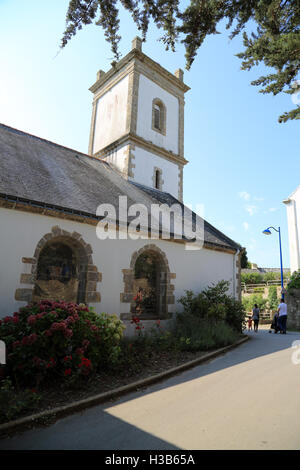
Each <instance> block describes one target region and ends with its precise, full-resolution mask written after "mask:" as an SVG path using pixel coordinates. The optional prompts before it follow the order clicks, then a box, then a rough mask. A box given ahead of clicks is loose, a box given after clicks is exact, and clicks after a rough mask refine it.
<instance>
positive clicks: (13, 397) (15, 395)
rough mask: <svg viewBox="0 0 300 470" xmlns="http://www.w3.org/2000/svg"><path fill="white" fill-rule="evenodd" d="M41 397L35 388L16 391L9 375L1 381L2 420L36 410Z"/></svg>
mask: <svg viewBox="0 0 300 470" xmlns="http://www.w3.org/2000/svg"><path fill="white" fill-rule="evenodd" d="M40 399H41V397H40V395H38V393H37V391H36V390H35V389H31V390H30V389H26V390H23V391H20V392H18V391H16V389H15V387H14V386H13V384H12V381H11V379H10V378H9V377H7V378H6V379H4V380H3V381H2V382H1V383H0V422H4V421H10V420H11V419H14V418H16V417H17V416H19V415H20V413H22V412H25V411H31V410H34V409H35V407H36V405H37V404H38V402H39V401H40Z"/></svg>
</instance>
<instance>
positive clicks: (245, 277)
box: [241, 273, 264, 284]
mask: <svg viewBox="0 0 300 470" xmlns="http://www.w3.org/2000/svg"><path fill="white" fill-rule="evenodd" d="M263 281H264V277H263V275H262V274H260V273H241V282H244V283H245V284H261V283H262V282H263Z"/></svg>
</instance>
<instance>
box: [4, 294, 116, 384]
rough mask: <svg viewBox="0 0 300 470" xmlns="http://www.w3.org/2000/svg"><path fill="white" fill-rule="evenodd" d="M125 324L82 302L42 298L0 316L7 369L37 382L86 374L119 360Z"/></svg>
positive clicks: (25, 380) (17, 378)
mask: <svg viewBox="0 0 300 470" xmlns="http://www.w3.org/2000/svg"><path fill="white" fill-rule="evenodd" d="M123 328H124V326H123V324H122V322H121V321H120V320H119V319H118V317H117V316H116V315H115V316H110V315H107V314H104V313H103V314H101V315H98V314H96V313H94V312H93V311H92V310H89V309H88V307H86V306H85V305H83V304H80V305H77V304H75V303H67V302H51V301H47V300H45V301H41V302H39V303H32V304H29V305H27V306H26V307H22V308H20V310H19V312H15V313H14V314H13V316H8V317H5V318H4V319H3V320H2V321H0V338H1V339H2V340H3V341H4V342H5V344H6V348H7V372H8V374H9V375H10V376H11V377H12V378H14V379H15V381H16V382H19V381H21V382H22V383H36V384H39V383H40V382H41V381H43V380H45V379H49V380H50V379H52V378H57V377H65V378H66V379H67V380H71V379H72V380H74V379H78V378H80V377H82V376H86V375H89V374H90V373H91V372H92V371H94V370H96V369H97V368H98V367H106V366H108V365H110V364H111V363H114V362H115V361H117V360H118V357H119V354H120V347H119V343H120V340H121V337H122V334H123Z"/></svg>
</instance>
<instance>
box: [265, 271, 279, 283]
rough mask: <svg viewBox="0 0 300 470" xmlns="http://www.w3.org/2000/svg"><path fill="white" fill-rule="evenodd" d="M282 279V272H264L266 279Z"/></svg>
mask: <svg viewBox="0 0 300 470" xmlns="http://www.w3.org/2000/svg"><path fill="white" fill-rule="evenodd" d="M280 279H281V274H280V272H274V271H269V272H267V273H265V274H264V281H277V280H280Z"/></svg>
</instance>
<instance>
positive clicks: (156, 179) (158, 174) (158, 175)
mask: <svg viewBox="0 0 300 470" xmlns="http://www.w3.org/2000/svg"><path fill="white" fill-rule="evenodd" d="M152 181H153V187H154V188H155V189H159V190H160V191H162V187H163V179H162V171H161V169H160V168H157V167H154V172H153V177H152Z"/></svg>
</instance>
